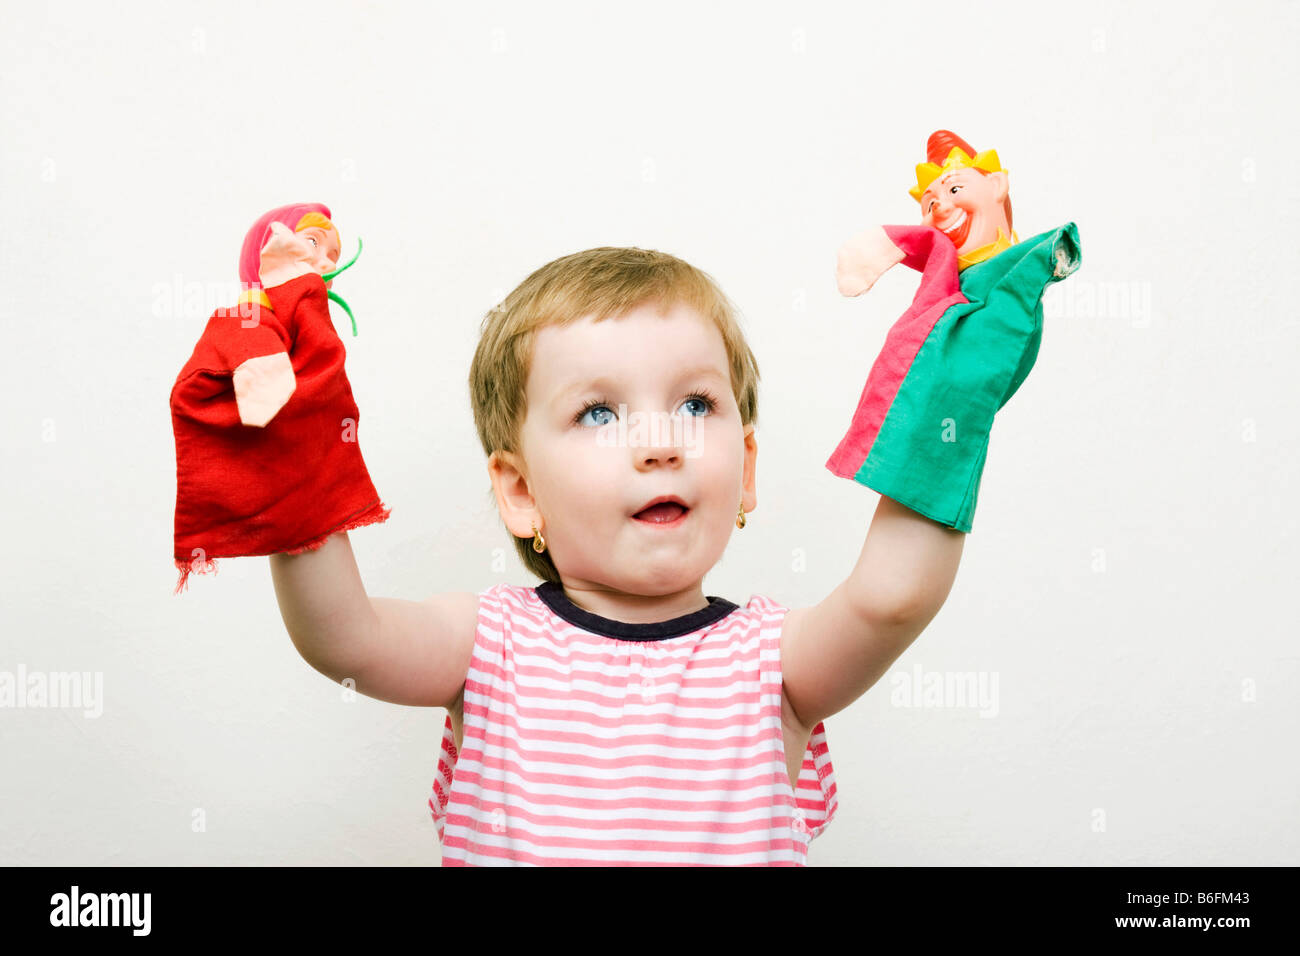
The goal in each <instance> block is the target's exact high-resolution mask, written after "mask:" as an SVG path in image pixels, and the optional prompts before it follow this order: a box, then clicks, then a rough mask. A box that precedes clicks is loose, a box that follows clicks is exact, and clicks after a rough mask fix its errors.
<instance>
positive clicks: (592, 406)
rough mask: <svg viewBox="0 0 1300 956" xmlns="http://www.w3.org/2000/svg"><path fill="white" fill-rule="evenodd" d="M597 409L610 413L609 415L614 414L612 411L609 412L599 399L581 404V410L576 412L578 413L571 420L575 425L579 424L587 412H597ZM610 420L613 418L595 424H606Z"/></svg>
mask: <svg viewBox="0 0 1300 956" xmlns="http://www.w3.org/2000/svg"><path fill="white" fill-rule="evenodd" d="M599 411H603V412H605V413H606V414H607V415H610V416H613V414H614V413H613V412H611V411H610V410H609V408H608V407H607V406H606V405H605V403H604V402H600V401H596V402H588V403H587V404H586V405H584V406H583V408H582V411H580V412H578V414H577V415H576V416H574V419H573V422H574V424H575V425H581V424H582V423H583V422H582V420H583V419H584V418H586V417H587V415H588V414H589V413H591V412H599ZM610 421H613V418H612V417H611V418H610V419H608V420H606V421H602V422H595V424H596V425H597V426H600V425H608V424H609V423H610Z"/></svg>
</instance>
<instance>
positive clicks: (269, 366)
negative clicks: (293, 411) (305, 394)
mask: <svg viewBox="0 0 1300 956" xmlns="http://www.w3.org/2000/svg"><path fill="white" fill-rule="evenodd" d="M234 384H235V404H236V406H237V407H238V408H239V420H240V421H241V422H243V423H244V424H245V425H254V426H256V427H258V428H262V427H264V426H265V425H266V423H267V422H269V421H270V420H271V419H272V418H274V417H275V413H276V412H278V411H279V410H280V409H282V408H283V407H284V403H285V402H287V401H288V400H289V396H290V395H292V394H293V390H294V389H295V388H297V386H298V383H297V381H296V380H295V378H294V375H293V364H292V363H291V362H290V361H289V353H288V352H276V353H275V354H274V355H259V356H257V357H256V358H251V359H248V360H247V361H246V362H244V363H243V364H242V365H240V366H239V367H238V368H237V369H235V375H234Z"/></svg>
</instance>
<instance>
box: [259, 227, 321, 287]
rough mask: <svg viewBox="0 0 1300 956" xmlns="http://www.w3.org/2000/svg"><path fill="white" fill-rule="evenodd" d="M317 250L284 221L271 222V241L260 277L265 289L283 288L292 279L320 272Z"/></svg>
mask: <svg viewBox="0 0 1300 956" xmlns="http://www.w3.org/2000/svg"><path fill="white" fill-rule="evenodd" d="M315 261H316V247H315V246H314V245H312V244H311V243H310V242H308V241H307V239H306V238H305V237H303V236H301V235H299V234H298V233H296V232H294V231H293V230H291V229H290V228H289V227H288V226H286V225H285V224H284V223H282V222H273V223H271V238H270V239H269V240H268V241H267V243H266V245H265V246H263V247H262V261H261V266H260V267H259V268H258V272H257V277H258V279H260V280H261V282H262V288H264V289H270V288H274V287H275V286H278V285H283V284H284V283H286V282H288V281H289V280H290V279H296V278H298V277H299V276H305V275H307V273H309V272H318V271H319V270H318V269H317V268H316V265H315Z"/></svg>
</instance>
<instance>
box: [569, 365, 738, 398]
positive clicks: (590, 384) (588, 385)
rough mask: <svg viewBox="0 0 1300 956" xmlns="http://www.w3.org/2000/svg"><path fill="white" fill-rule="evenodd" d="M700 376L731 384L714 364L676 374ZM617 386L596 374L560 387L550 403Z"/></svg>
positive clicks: (612, 381) (607, 378) (696, 377)
mask: <svg viewBox="0 0 1300 956" xmlns="http://www.w3.org/2000/svg"><path fill="white" fill-rule="evenodd" d="M700 378H713V379H716V380H717V381H719V382H721V383H722V384H724V385H726V386H728V387H730V385H731V379H730V378H728V377H727V376H726V375H724V374H723V373H722V372H720V371H719V370H718V368H717V366H715V365H702V366H699V367H698V368H691V369H686V370H685V371H683V372H681V373H680V374H679V375H678V377H677V380H678V381H679V382H680V381H685V380H686V379H700ZM617 387H618V382H617V381H616V380H614V379H612V378H609V377H608V376H604V375H598V376H596V377H595V378H589V379H583V380H582V381H578V382H574V383H572V384H571V385H568V386H567V387H564V388H562V389H560V391H558V392H557V393H556V394H555V398H554V399H553V400H552V403H553V404H556V405H559V404H563V403H564V402H565V401H567V400H568V399H569V398H571V397H573V396H576V395H579V394H581V393H583V392H587V391H604V390H608V389H612V388H617Z"/></svg>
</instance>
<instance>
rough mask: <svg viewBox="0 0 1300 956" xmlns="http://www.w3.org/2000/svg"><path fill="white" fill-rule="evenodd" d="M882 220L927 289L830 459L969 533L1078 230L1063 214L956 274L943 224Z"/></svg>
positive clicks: (836, 467)
mask: <svg viewBox="0 0 1300 956" xmlns="http://www.w3.org/2000/svg"><path fill="white" fill-rule="evenodd" d="M884 228H885V232H886V234H887V235H888V236H889V238H890V240H891V241H892V242H893V243H894V244H895V245H896V246H898V248H899V249H901V250H902V251H903V253H904V256H905V257H904V259H903V260H902V261H903V262H904V264H906V265H908V266H910V267H911V268H913V269H916V270H918V271H920V272H921V273H922V280H921V287H920V288H919V289H918V290H917V293H916V296H915V298H914V299H913V301H912V305H911V307H910V308H909V309H908V311H907V312H905V313H904V314H903V316H902V317H901V318H900V319H899V320H898V321H897V322H896V323H894V325H893V327H892V328H891V329H890V331H889V334H888V335H887V336H886V339H885V344H884V347H883V348H882V349H881V352H880V355H879V356H878V357H877V358H876V361H875V364H874V365H873V366H872V369H871V373H870V375H869V376H868V379H867V384H866V386H865V388H864V389H863V392H862V397H861V398H860V399H859V402H858V408H857V410H856V412H855V413H854V416H853V421H852V423H851V424H850V426H849V429H848V432H847V433H846V434H845V436H844V438H843V439H842V440H841V441H840V443H839V445H838V446H837V448H836V449H835V452H834V453H833V454H832V455H831V457H830V459H829V460H828V461H827V462H826V467H827V468H829V469H830V470H831V471H832V472H833V473H835V474H837V475H839V476H841V477H844V478H852V479H853V480H854V481H857V482H859V483H860V484H863V485H866V486H867V487H869V488H871V489H872V490H873V491H877V492H879V493H880V494H882V495H886V496H888V497H890V498H893V499H894V500H896V501H898V502H899V503H901V504H903V505H906V506H907V507H909V508H911V509H912V510H914V511H917V512H919V513H920V514H923V515H925V516H926V517H928V518H931V519H932V520H934V521H937V522H939V523H941V524H943V525H946V526H948V527H950V528H955V529H957V530H958V531H966V532H969V531H970V530H971V527H972V524H973V521H974V516H975V506H976V502H977V500H978V498H979V487H980V477H981V475H982V474H983V471H984V461H985V456H986V455H987V452H988V444H989V433H990V430H991V429H992V427H993V418H994V415H995V414H996V413H997V412H998V411H999V410H1000V409H1001V408H1002V407H1003V406H1004V405H1005V404H1006V403H1007V401H1008V400H1009V399H1010V398H1011V396H1012V395H1014V394H1015V393H1016V390H1017V389H1019V388H1020V386H1021V384H1022V383H1023V382H1024V380H1025V378H1026V376H1028V375H1029V372H1030V370H1031V369H1032V368H1033V367H1034V362H1035V360H1036V359H1037V357H1038V348H1039V344H1040V343H1041V341H1042V331H1043V306H1042V295H1043V291H1044V290H1045V289H1046V288H1047V286H1048V285H1049V284H1051V283H1053V282H1058V281H1060V280H1061V279H1064V278H1065V277H1066V276H1068V275H1070V274H1071V273H1073V272H1074V271H1075V270H1077V269H1078V268H1079V265H1080V263H1081V261H1082V255H1081V248H1080V245H1079V234H1078V229H1077V228H1076V226H1075V224H1074V223H1072V222H1070V223H1066V224H1065V225H1064V226H1060V227H1059V228H1056V229H1051V230H1048V231H1047V232H1043V233H1039V234H1038V235H1036V236H1032V237H1030V238H1028V239H1024V240H1022V241H1020V242H1017V243H1014V244H1013V245H1011V246H1009V247H1007V248H1006V249H1004V250H1003V251H1002V252H999V253H998V254H997V255H994V256H992V257H991V258H989V259H985V260H984V261H983V262H979V263H976V264H975V265H971V266H967V267H966V268H965V269H961V270H960V272H959V270H958V263H957V250H956V248H955V247H954V246H953V244H952V241H951V240H949V239H948V237H946V236H944V235H943V234H942V233H941V232H939V231H938V230H937V229H934V228H933V227H930V226H886V227H884Z"/></svg>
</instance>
